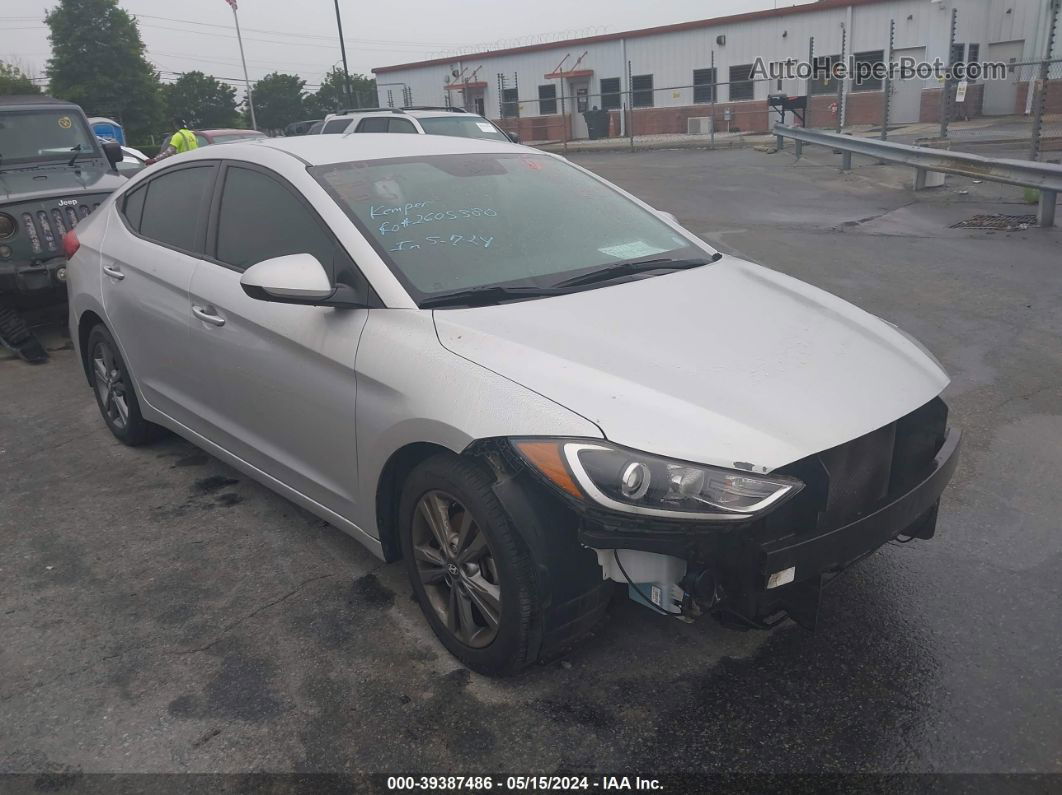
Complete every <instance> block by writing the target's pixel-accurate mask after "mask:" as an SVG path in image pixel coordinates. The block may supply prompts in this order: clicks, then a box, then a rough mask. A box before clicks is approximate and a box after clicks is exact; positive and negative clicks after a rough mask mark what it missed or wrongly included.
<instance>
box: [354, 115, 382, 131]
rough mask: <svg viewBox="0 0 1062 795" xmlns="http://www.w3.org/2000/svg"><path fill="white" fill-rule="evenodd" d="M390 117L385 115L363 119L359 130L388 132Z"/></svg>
mask: <svg viewBox="0 0 1062 795" xmlns="http://www.w3.org/2000/svg"><path fill="white" fill-rule="evenodd" d="M387 122H388V119H387V118H386V117H384V116H373V117H371V118H368V119H362V120H361V123H360V124H358V132H360V133H369V132H387Z"/></svg>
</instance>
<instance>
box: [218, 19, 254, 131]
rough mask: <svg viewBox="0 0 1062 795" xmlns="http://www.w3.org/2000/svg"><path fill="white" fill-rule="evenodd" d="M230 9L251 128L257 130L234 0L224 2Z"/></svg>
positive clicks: (249, 79)
mask: <svg viewBox="0 0 1062 795" xmlns="http://www.w3.org/2000/svg"><path fill="white" fill-rule="evenodd" d="M225 2H226V3H228V4H229V5H230V6H231V7H232V18H233V20H235V22H236V41H238V42H239V43H240V60H241V61H242V62H243V81H244V82H245V83H246V84H247V108H248V110H250V111H251V127H252V129H255V130H257V129H258V122H257V121H256V120H255V118H254V96H253V94H252V93H251V78H250V77H248V76H247V59H246V58H244V57H243V37H242V36H240V17H239V14H237V13H236V0H225Z"/></svg>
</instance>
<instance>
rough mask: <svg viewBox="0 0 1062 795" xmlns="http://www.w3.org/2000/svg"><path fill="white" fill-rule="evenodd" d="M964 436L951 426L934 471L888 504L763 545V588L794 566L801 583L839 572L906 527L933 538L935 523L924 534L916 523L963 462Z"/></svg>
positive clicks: (903, 530)
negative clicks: (818, 531)
mask: <svg viewBox="0 0 1062 795" xmlns="http://www.w3.org/2000/svg"><path fill="white" fill-rule="evenodd" d="M960 438H961V433H960V432H959V431H958V430H957V429H954V428H952V429H950V430H949V431H948V435H947V436H946V437H945V439H944V444H943V445H941V447H940V450H938V451H937V454H936V456H935V457H934V459H933V465H934V467H933V471H932V472H931V473H930V474H929V475H927V476H926V477H925V479H924V480H922V482H921V483H919V484H918V485H917V486H915V487H914V488H913V489H911V490H910V491H908V492H907V493H906V494H904V495H902V496H901V497H899V498H898V499H896V500H894V501H893V502H890V503H889V504H888V505H884V506H882V507H881V508H878V509H877V510H876V511H874V512H873V513H870V514H868V515H866V516H864V517H862V518H861V519H857V520H856V521H854V522H851V523H850V524H846V525H844V526H843V527H839V528H837V529H836V530H831V531H830V532H828V533H823V534H822V535H819V536H815V537H813V538H805V539H800V540H796V541H793V540H791V539H782V540H779V541H773V542H768V543H766V544H764V545H763V560H762V565H761V569H760V571H761V573H762V574H763V577H764V586H765V587H766V585H767V580H768V578H769V577H770V576H771V575H772V574H774V573H776V572H780V571H784V570H786V569H789V568H795V569H796V572H795V577H794V579H795V580H796V581H797V582H799V581H801V580H804V579H807V578H808V577H809V576H815V575H818V574H822V573H826V572H831V571H838V570H840V569H842V568H844V567H845V566H848V565H850V564H852V563H854V562H855V561H857V560H859V559H860V558H862V557H865V556H866V555H868V554H870V553H871V552H873V551H874V550H876V549H878V548H879V547H880V546H881V545H882V544H885V543H887V542H888V541H891V540H892V539H894V538H895V537H896V536H898V535H902V534H904V533H905V532H908V531H910V532H911V534H916V535H919V536H920V537H930V536H932V528H931V527H930V528H928V531H927V532H926V531H923V532H926V535H924V536H922V535H921V534H920V533H919V531H918V529H915V528H912V525H914V524H915V523H916V522H917V521H918V519H919V518H921V517H922V516H924V515H925V514H926V512H927V511H929V510H930V509H931V508H933V507H934V506H935V505H936V504H937V501H938V500H939V499H940V495H941V493H942V492H943V491H944V487H945V486H947V485H948V482H949V481H950V480H951V477H952V475H953V474H954V472H955V467H956V465H957V464H958V462H959V456H958V452H959V441H960Z"/></svg>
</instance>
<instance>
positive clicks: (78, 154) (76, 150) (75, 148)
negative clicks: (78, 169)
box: [67, 144, 81, 166]
mask: <svg viewBox="0 0 1062 795" xmlns="http://www.w3.org/2000/svg"><path fill="white" fill-rule="evenodd" d="M70 151H71V152H73V153H74V156H73V157H72V158H70V162H69V163H67V166H72V165H74V163H75V162H76V161H77V159H78V158H79V157H81V144H77V145H76V146H71V147H70Z"/></svg>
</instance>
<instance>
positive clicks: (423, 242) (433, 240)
mask: <svg viewBox="0 0 1062 795" xmlns="http://www.w3.org/2000/svg"><path fill="white" fill-rule="evenodd" d="M493 242H494V236H493V235H456V234H455V235H449V236H445V235H428V236H427V237H425V238H422V239H420V240H400V241H399V242H397V243H395V245H394V246H392V247H391V248H389V249H387V250H388V251H390V252H398V251H416V250H417V249H419V248H421V247H426V248H432V247H434V246H472V247H474V248H490V246H491V244H492V243H493Z"/></svg>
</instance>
